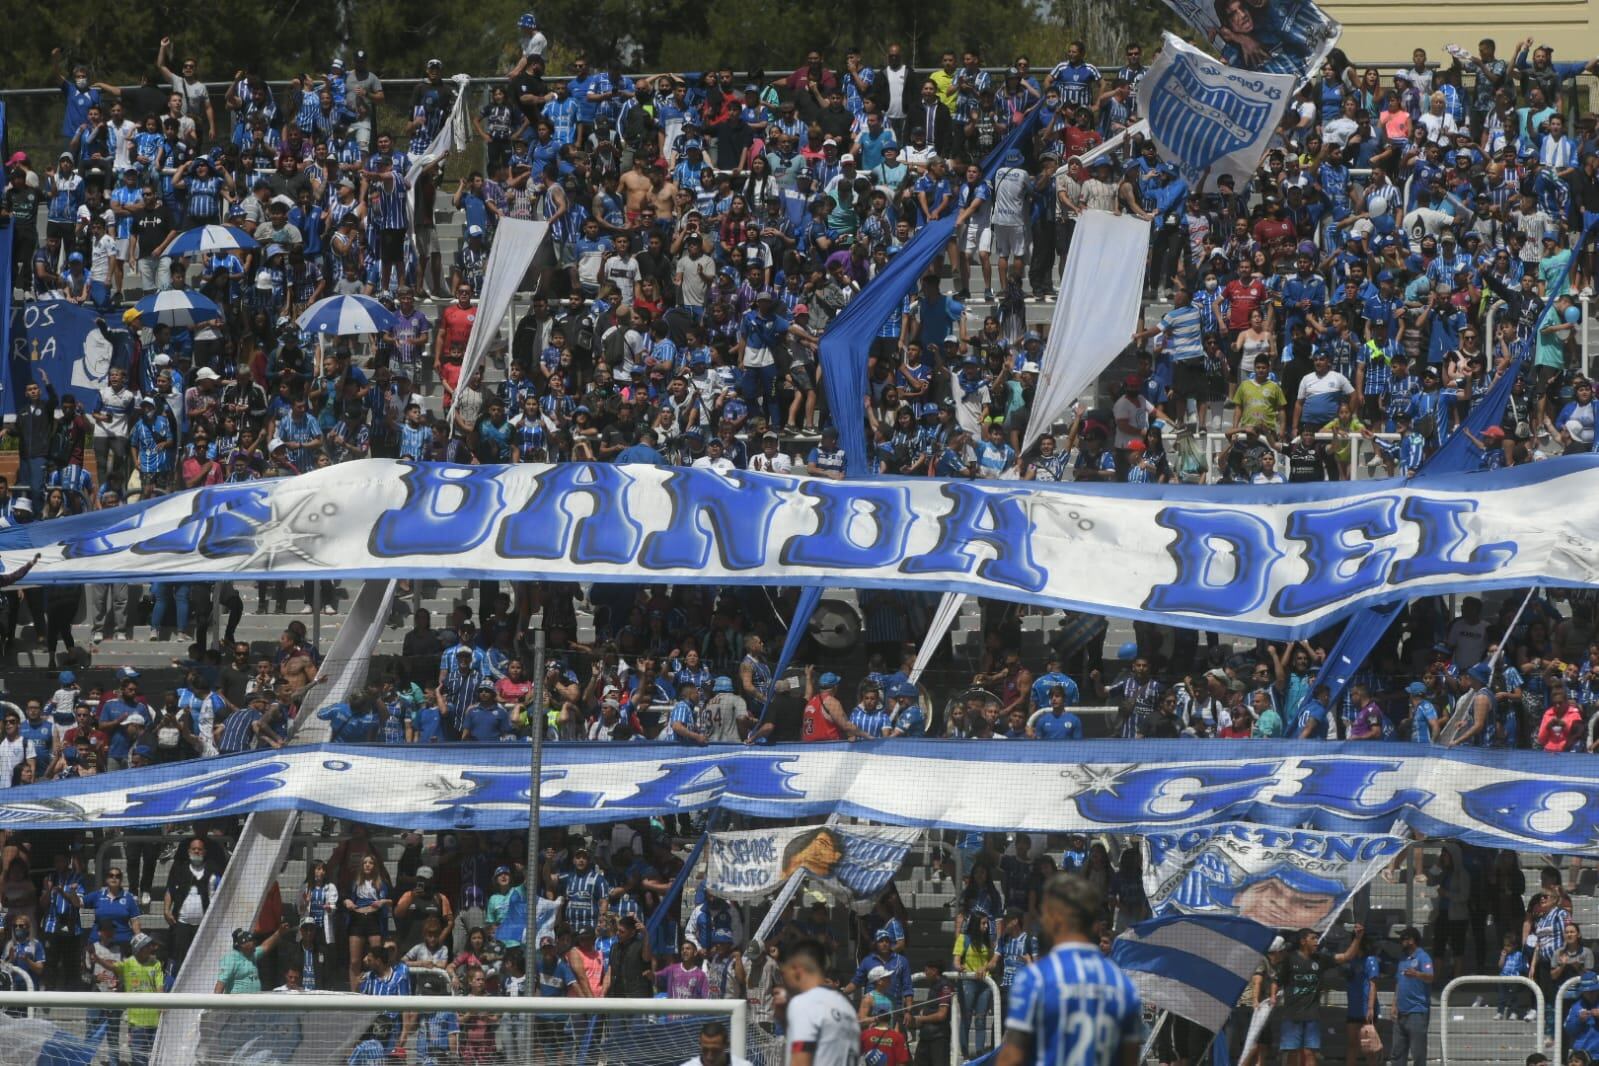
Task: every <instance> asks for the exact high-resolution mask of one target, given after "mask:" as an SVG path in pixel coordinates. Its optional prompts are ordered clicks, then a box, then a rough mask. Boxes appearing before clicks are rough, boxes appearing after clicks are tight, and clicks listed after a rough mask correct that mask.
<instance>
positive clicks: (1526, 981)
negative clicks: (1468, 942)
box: [1438, 974, 1560, 1066]
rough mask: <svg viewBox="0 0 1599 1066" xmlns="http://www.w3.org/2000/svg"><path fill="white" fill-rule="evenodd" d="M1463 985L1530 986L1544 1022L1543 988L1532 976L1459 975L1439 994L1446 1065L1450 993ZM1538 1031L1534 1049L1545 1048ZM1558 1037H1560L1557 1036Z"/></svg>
mask: <svg viewBox="0 0 1599 1066" xmlns="http://www.w3.org/2000/svg"><path fill="white" fill-rule="evenodd" d="M1462 985H1511V986H1515V985H1523V986H1525V987H1527V988H1530V989H1532V1002H1533V1005H1534V1007H1535V1008H1536V1009H1537V1011H1538V1018H1539V1021H1540V1025H1541V1024H1542V1019H1543V1008H1544V1002H1543V989H1541V988H1539V987H1538V984H1537V982H1535V981H1533V980H1532V979H1531V978H1528V977H1499V976H1494V975H1488V974H1483V975H1481V976H1476V977H1457V978H1455V979H1454V980H1453V981H1450V982H1449V983H1448V984H1447V985H1444V990H1443V992H1442V993H1440V994H1439V996H1438V1012H1439V1014H1441V1015H1442V1016H1443V1017H1442V1020H1441V1021H1440V1022H1439V1025H1438V1043H1439V1045H1440V1048H1439V1051H1440V1054H1441V1055H1442V1056H1443V1062H1444V1064H1445V1066H1448V1063H1449V993H1451V992H1453V991H1454V990H1455V989H1457V988H1459V987H1461V986H1462ZM1538 1031H1539V1026H1533V1037H1532V1050H1533V1051H1542V1050H1543V1041H1542V1039H1541V1038H1540V1037H1539V1035H1538ZM1556 1039H1559V1038H1558V1037H1557V1038H1556ZM1555 1061H1556V1062H1559V1061H1560V1058H1559V1045H1558V1044H1557V1045H1556V1057H1555Z"/></svg>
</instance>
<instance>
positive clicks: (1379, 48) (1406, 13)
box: [1318, 0, 1599, 63]
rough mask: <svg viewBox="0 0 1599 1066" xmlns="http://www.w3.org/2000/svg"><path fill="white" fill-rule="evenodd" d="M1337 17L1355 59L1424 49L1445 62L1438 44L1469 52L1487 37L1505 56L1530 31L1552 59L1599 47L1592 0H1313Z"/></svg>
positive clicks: (1588, 54) (1598, 12) (1404, 56)
mask: <svg viewBox="0 0 1599 1066" xmlns="http://www.w3.org/2000/svg"><path fill="white" fill-rule="evenodd" d="M1318 2H1319V3H1320V4H1321V6H1322V7H1323V8H1325V9H1326V11H1327V12H1328V13H1329V14H1330V15H1332V16H1333V17H1334V18H1336V19H1338V21H1340V22H1342V23H1343V24H1344V35H1343V39H1342V40H1341V41H1340V42H1339V47H1341V48H1342V49H1343V50H1344V51H1345V53H1347V54H1348V55H1349V57H1350V59H1352V60H1353V61H1355V62H1356V63H1364V62H1379V61H1389V60H1408V59H1409V58H1410V53H1411V50H1412V49H1414V48H1417V47H1420V48H1425V49H1426V50H1427V56H1428V59H1429V60H1431V61H1433V62H1438V61H1440V60H1442V61H1443V62H1445V63H1447V62H1448V57H1447V56H1446V55H1445V54H1444V50H1443V46H1444V45H1446V44H1459V45H1463V46H1465V47H1466V48H1467V49H1469V50H1471V51H1472V52H1475V51H1476V50H1477V42H1478V41H1479V40H1481V39H1482V38H1484V37H1492V38H1493V39H1494V40H1495V41H1496V42H1497V43H1498V45H1499V55H1500V56H1501V57H1502V58H1504V59H1506V60H1509V59H1510V58H1511V55H1512V50H1513V49H1514V47H1515V45H1516V44H1517V43H1518V42H1520V41H1522V40H1524V39H1526V38H1527V37H1529V36H1530V37H1532V38H1533V39H1534V44H1535V45H1537V44H1548V45H1550V46H1551V47H1553V48H1554V50H1555V58H1556V59H1558V60H1578V59H1590V58H1592V57H1594V56H1595V55H1599V3H1596V2H1593V0H1397V2H1396V0H1318Z"/></svg>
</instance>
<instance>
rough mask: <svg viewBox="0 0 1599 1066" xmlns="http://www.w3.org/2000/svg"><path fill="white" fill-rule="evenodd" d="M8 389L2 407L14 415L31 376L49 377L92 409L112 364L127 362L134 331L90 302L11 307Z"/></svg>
mask: <svg viewBox="0 0 1599 1066" xmlns="http://www.w3.org/2000/svg"><path fill="white" fill-rule="evenodd" d="M10 342H11V359H10V360H9V364H10V366H9V369H10V384H11V386H12V388H11V389H10V391H9V393H8V394H7V395H4V396H0V411H3V412H4V413H5V414H8V415H10V414H15V413H16V410H17V407H18V405H19V404H20V403H21V400H22V391H23V389H25V388H27V386H28V383H29V382H30V381H38V382H40V383H41V384H42V383H43V382H42V380H41V378H40V374H39V371H41V370H42V371H44V373H45V375H46V376H48V377H49V380H50V385H51V386H52V387H53V388H54V389H55V390H56V396H57V397H58V398H59V397H61V396H66V395H68V394H69V393H70V394H71V395H73V396H75V397H77V400H78V406H79V407H86V408H89V409H93V406H94V404H95V403H97V402H98V400H99V396H100V386H102V385H104V384H105V382H106V375H107V374H108V373H109V372H110V370H111V368H112V367H113V366H119V367H122V368H124V369H126V368H127V367H128V364H129V361H130V360H131V358H132V355H133V335H132V334H130V333H129V332H128V331H127V330H126V329H125V328H123V325H122V320H121V319H119V318H116V317H114V316H113V317H112V318H111V319H109V320H107V319H103V318H101V316H100V314H99V313H98V312H97V311H95V310H94V309H93V308H92V307H82V306H80V305H78V304H75V303H72V302H70V301H68V300H30V301H28V302H26V303H23V304H18V305H16V306H14V307H13V308H12V310H11V330H10Z"/></svg>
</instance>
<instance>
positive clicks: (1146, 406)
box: [1111, 393, 1155, 448]
mask: <svg viewBox="0 0 1599 1066" xmlns="http://www.w3.org/2000/svg"><path fill="white" fill-rule="evenodd" d="M1154 409H1155V405H1154V404H1152V403H1150V402H1149V400H1148V399H1147V398H1145V397H1143V396H1136V397H1132V398H1129V397H1128V396H1127V394H1126V393H1123V394H1122V395H1120V396H1118V397H1117V398H1116V403H1115V404H1114V405H1112V407H1111V413H1112V414H1113V415H1115V417H1116V423H1117V424H1116V447H1118V448H1125V447H1127V445H1128V442H1130V441H1135V440H1143V438H1144V434H1143V431H1144V430H1146V429H1148V428H1149V414H1150V412H1151V411H1153V410H1154ZM1123 419H1125V420H1126V421H1127V422H1129V423H1131V424H1132V425H1133V426H1135V427H1137V429H1138V430H1139V432H1138V433H1128V432H1127V431H1126V430H1124V429H1122V427H1121V422H1122V420H1123Z"/></svg>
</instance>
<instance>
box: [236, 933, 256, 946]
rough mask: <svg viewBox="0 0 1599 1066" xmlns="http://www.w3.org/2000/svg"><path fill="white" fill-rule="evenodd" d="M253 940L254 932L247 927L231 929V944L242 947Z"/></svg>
mask: <svg viewBox="0 0 1599 1066" xmlns="http://www.w3.org/2000/svg"><path fill="white" fill-rule="evenodd" d="M254 940H255V933H254V932H252V931H251V930H249V929H235V930H234V931H233V946H234V947H236V948H237V947H243V946H244V945H245V944H249V943H252V942H253V941H254Z"/></svg>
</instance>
